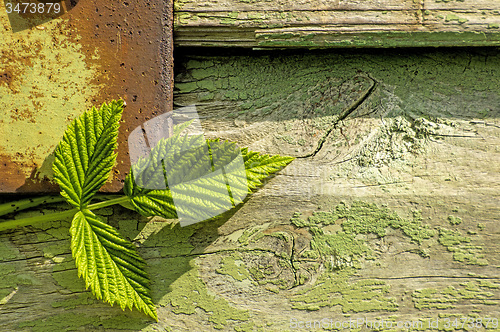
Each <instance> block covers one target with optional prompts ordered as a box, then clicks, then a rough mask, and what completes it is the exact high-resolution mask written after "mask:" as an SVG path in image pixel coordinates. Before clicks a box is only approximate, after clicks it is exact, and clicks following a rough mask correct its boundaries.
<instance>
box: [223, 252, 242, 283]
mask: <svg viewBox="0 0 500 332" xmlns="http://www.w3.org/2000/svg"><path fill="white" fill-rule="evenodd" d="M220 264H221V266H220V267H219V268H218V269H217V270H216V272H217V273H220V274H224V275H229V276H231V277H232V278H233V279H234V280H236V281H243V280H245V279H249V277H250V273H249V271H248V269H247V268H246V266H245V263H244V262H243V260H242V258H241V256H240V255H239V254H238V253H233V254H231V255H230V256H227V257H224V258H222V260H221V263H220Z"/></svg>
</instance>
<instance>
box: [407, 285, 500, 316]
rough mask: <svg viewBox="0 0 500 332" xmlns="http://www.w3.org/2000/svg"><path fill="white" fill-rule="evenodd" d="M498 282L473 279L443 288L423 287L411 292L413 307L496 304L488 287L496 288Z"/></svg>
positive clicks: (433, 307) (442, 307)
mask: <svg viewBox="0 0 500 332" xmlns="http://www.w3.org/2000/svg"><path fill="white" fill-rule="evenodd" d="M499 287H500V285H499V284H494V283H492V282H489V281H485V280H474V281H469V282H464V283H461V284H455V285H450V286H448V287H446V288H444V289H440V290H438V289H433V288H425V289H420V290H416V291H414V292H413V294H412V298H413V302H414V305H415V308H417V309H419V310H423V309H441V310H442V309H452V308H456V305H457V304H458V303H459V302H460V303H461V304H463V303H464V302H465V303H467V302H468V303H473V304H478V303H481V304H486V305H498V301H496V300H495V298H494V294H493V293H491V292H490V291H489V290H490V289H498V288H499Z"/></svg>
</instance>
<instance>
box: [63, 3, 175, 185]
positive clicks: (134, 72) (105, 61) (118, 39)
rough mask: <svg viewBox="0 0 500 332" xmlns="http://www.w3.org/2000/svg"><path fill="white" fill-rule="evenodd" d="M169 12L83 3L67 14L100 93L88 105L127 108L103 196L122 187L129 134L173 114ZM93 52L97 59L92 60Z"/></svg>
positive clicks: (166, 6) (168, 8)
mask: <svg viewBox="0 0 500 332" xmlns="http://www.w3.org/2000/svg"><path fill="white" fill-rule="evenodd" d="M172 8H173V2H172V0H170V1H160V0H155V1H148V2H145V1H125V2H116V3H115V2H102V1H84V2H80V3H78V5H77V6H76V7H75V8H73V10H72V11H71V12H70V13H69V15H70V17H69V25H70V27H71V29H70V32H69V33H70V34H71V38H74V40H75V41H78V43H80V44H81V45H82V48H83V52H84V54H85V55H86V59H89V60H88V61H90V62H93V63H94V64H96V65H97V66H99V68H100V70H99V72H100V75H99V76H97V77H95V78H94V80H95V83H97V84H99V85H102V86H104V89H103V90H101V91H100V93H99V94H98V95H97V96H96V97H95V98H94V99H93V100H92V103H93V104H94V105H99V104H102V103H103V102H106V101H109V100H111V99H117V98H122V99H124V100H125V102H126V104H127V106H126V108H125V111H124V114H123V123H122V125H121V127H120V134H119V139H118V140H119V146H118V165H117V167H116V169H115V172H114V173H113V178H114V180H113V181H112V182H111V183H109V184H106V185H105V187H104V188H103V190H104V191H111V192H112V191H118V190H120V189H121V188H122V187H123V181H124V178H125V176H126V175H127V174H128V172H129V170H130V160H129V153H128V144H127V138H128V134H129V132H131V131H132V130H133V129H134V128H136V127H137V126H140V125H141V124H142V123H143V122H145V121H147V120H149V119H151V118H153V117H155V116H157V115H159V114H163V113H165V112H167V111H170V110H171V109H172V105H173V99H172V86H173V54H172V45H173V43H172ZM96 49H98V50H99V54H101V57H100V59H95V58H94V57H93V56H94V54H95V50H96ZM103 83H104V84H103Z"/></svg>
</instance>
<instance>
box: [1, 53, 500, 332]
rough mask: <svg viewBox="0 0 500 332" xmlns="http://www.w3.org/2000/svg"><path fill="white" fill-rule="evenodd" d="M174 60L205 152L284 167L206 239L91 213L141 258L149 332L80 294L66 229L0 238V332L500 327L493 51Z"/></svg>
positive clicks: (136, 317)
mask: <svg viewBox="0 0 500 332" xmlns="http://www.w3.org/2000/svg"><path fill="white" fill-rule="evenodd" d="M181 55H182V57H179V58H178V61H179V62H178V63H177V65H178V66H177V68H178V71H177V78H176V83H177V84H176V86H177V89H178V91H177V92H176V95H175V102H176V104H177V105H178V106H181V105H182V106H185V105H192V104H196V105H197V110H198V112H199V115H200V118H201V119H202V125H203V127H204V131H205V133H206V134H207V136H208V137H221V138H226V139H230V140H232V141H236V142H238V143H239V144H240V145H241V146H250V147H251V148H252V149H253V150H256V151H262V152H268V153H282V154H291V155H295V156H296V157H297V159H296V160H295V161H293V162H292V163H291V164H290V165H289V166H288V167H287V168H285V169H284V170H283V171H281V172H280V173H279V174H278V175H277V176H276V177H274V178H272V179H270V181H269V182H268V183H267V184H266V185H265V186H264V187H263V188H261V189H260V190H258V191H257V192H256V193H254V194H253V195H252V196H250V197H249V198H248V199H247V200H246V202H245V203H244V204H243V205H242V206H239V207H238V208H237V209H236V210H235V211H231V212H230V213H227V214H226V215H224V216H222V217H221V218H219V219H217V220H215V221H211V222H206V223H199V224H195V225H192V226H188V227H184V228H180V227H179V225H178V224H176V223H175V222H173V223H172V221H164V220H161V219H158V218H155V219H154V220H151V221H150V222H149V223H147V222H148V219H147V218H143V217H140V216H138V215H137V214H134V213H131V212H130V211H128V210H125V209H122V208H120V207H115V208H113V209H111V208H108V209H104V210H101V211H100V214H101V216H102V217H103V218H105V219H106V220H107V221H108V223H110V224H112V225H114V226H117V227H118V228H119V230H120V232H121V233H122V234H124V236H126V237H128V238H130V239H134V242H135V243H136V244H137V245H138V247H139V252H140V254H141V255H142V256H143V257H145V259H146V261H147V263H148V272H149V273H150V275H151V277H152V279H153V283H152V290H153V299H154V303H155V304H156V305H157V307H158V312H159V317H160V319H159V322H158V323H154V322H152V321H150V320H148V319H147V318H146V317H145V316H143V315H141V314H140V313H138V312H136V311H134V312H130V311H125V312H122V311H121V310H120V309H119V308H117V307H114V308H111V307H109V306H107V305H106V304H103V303H101V302H100V301H97V300H95V299H94V298H93V297H92V296H91V295H90V294H89V292H88V291H85V290H84V289H83V285H82V282H81V280H78V279H77V272H76V270H75V268H74V261H73V260H72V258H71V254H70V251H69V234H68V227H69V222H68V221H61V222H59V223H53V224H43V225H35V226H33V227H26V228H23V229H20V230H16V231H13V232H7V233H5V232H4V233H2V234H0V278H1V279H2V283H1V284H0V330H2V331H3V330H5V331H66V330H69V331H71V330H85V331H103V330H111V331H259V330H262V331H295V330H298V329H296V328H294V325H293V324H294V322H296V323H297V324H298V321H304V322H306V321H312V320H317V321H320V320H322V319H327V321H326V322H328V324H330V319H331V320H332V321H333V322H342V321H349V319H352V320H354V321H355V324H357V322H358V320H361V319H369V320H371V321H374V320H376V321H377V322H380V321H381V320H382V319H384V321H410V322H411V321H417V322H418V321H421V322H422V324H423V325H422V328H420V329H417V328H415V329H414V330H430V331H438V330H443V331H444V330H459V329H456V328H453V327H450V328H446V326H445V324H446V321H445V319H446V318H450V319H451V323H452V322H453V320H454V319H455V318H457V319H458V320H460V319H462V321H463V319H464V318H467V319H469V318H470V319H476V318H478V317H480V318H499V317H500V310H499V308H500V306H499V301H500V277H499V276H500V273H499V272H500V241H499V237H500V226H499V223H498V221H499V220H498V216H499V215H500V205H499V200H500V169H499V167H500V151H499V148H498V147H499V146H500V121H499V119H500V113H499V109H498V105H500V94H499V90H498V83H497V78H498V77H499V76H500V65H499V64H500V54H499V53H498V51H495V50H491V49H490V50H474V51H464V50H460V51H434V52H431V51H412V52H403V51H393V52H389V51H384V52H379V53H375V54H374V53H373V52H370V53H360V52H357V53H356V54H353V53H347V52H343V53H333V52H330V53H326V54H294V55H289V56H286V55H276V54H271V55H269V54H267V55H262V56H259V57H255V56H254V55H253V54H250V55H239V56H232V57H231V58H227V57H223V56H217V55H213V56H210V55H204V56H199V55H194V54H181ZM180 59H182V60H180ZM311 154H312V155H311ZM309 155H310V156H309ZM342 202H344V203H342ZM360 202H361V203H360ZM372 204H376V206H375V205H372ZM332 209H333V212H334V213H333V214H332V213H329V212H331V211H332ZM51 210H52V209H49V208H45V209H42V210H40V211H38V210H36V211H32V212H26V213H25V214H24V215H19V216H18V217H23V216H29V215H36V214H41V213H49V212H51ZM415 210H418V211H420V213H416V212H414V211H415ZM315 212H323V214H320V215H316V219H314V218H312V219H310V220H309V222H310V224H305V223H306V222H307V221H308V217H310V216H313V215H314V213H315ZM296 213H300V215H298V214H296ZM394 213H397V214H398V215H399V216H400V217H401V219H398V218H396V217H395V216H394ZM335 214H336V216H337V217H338V218H337V219H335V217H334V215H335ZM420 216H421V217H420ZM391 218H392V219H391ZM389 220H392V221H393V222H394V221H398V222H403V224H402V227H400V228H395V227H390V226H388V225H386V224H383V223H382V224H381V223H380V222H388V221H389ZM318 221H320V222H318ZM356 221H358V222H356ZM404 221H406V223H405V222H404ZM408 221H412V222H408ZM349 225H351V226H349ZM353 225H354V226H355V227H356V230H355V231H354V234H355V237H352V235H353V233H349V227H352V226H353ZM420 225H421V226H427V227H428V229H426V228H422V227H421V226H420ZM364 228H369V229H370V230H371V231H367V232H365V233H363V231H362V230H363V229H364ZM425 230H430V231H432V232H433V234H432V236H431V235H429V234H428V238H426V236H425ZM415 231H418V232H415ZM419 232H420V233H419ZM422 232H423V233H422ZM412 239H413V241H412ZM418 240H421V242H420V243H419V242H418ZM327 241H330V242H329V245H326V242H327ZM364 250H367V251H366V252H365V251H364ZM351 265H352V266H353V267H351ZM436 320H439V326H438V327H437V328H428V324H429V322H435V321H436ZM360 322H361V321H360ZM304 324H305V323H304ZM460 324H461V323H460ZM490 324H491V322H490ZM361 325H362V326H360V327H359V329H358V330H360V329H361V328H363V329H361V330H366V331H371V330H374V328H373V327H372V328H370V327H369V326H366V324H365V325H364V324H361ZM328 326H330V325H328ZM483 326H484V325H483ZM316 327H317V326H316ZM356 327H358V326H357V325H356ZM489 327H490V328H492V327H493V326H492V325H490V326H489ZM304 330H305V331H315V330H321V329H314V328H305V329H304ZM333 330H345V331H349V330H353V328H338V329H335V327H334V328H333ZM354 330H355V329H354ZM384 330H388V329H384ZM392 330H396V331H399V330H405V329H404V328H396V327H394V328H392ZM466 330H470V331H472V330H482V329H480V328H476V329H475V328H466ZM492 330H495V329H492ZM497 330H498V328H497Z"/></svg>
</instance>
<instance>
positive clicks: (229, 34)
mask: <svg viewBox="0 0 500 332" xmlns="http://www.w3.org/2000/svg"><path fill="white" fill-rule="evenodd" d="M174 5H175V10H176V12H175V18H174V19H175V22H174V30H175V44H176V45H177V46H192V47H196V46H209V47H219V46H220V47H306V48H314V47H321V48H328V47H399V46H402V47H412V46H467V45H470V46H498V45H500V13H499V9H500V6H499V4H498V1H496V0H481V1H476V2H474V1H447V2H437V1H422V2H421V3H420V2H416V1H409V0H408V1H401V0H391V1H382V0H376V1H299V2H295V1H287V0H281V1H272V2H264V3H263V2H262V1H258V2H253V1H238V0H219V1H208V0H207V1H191V0H188V1H177V2H175V4H174Z"/></svg>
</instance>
